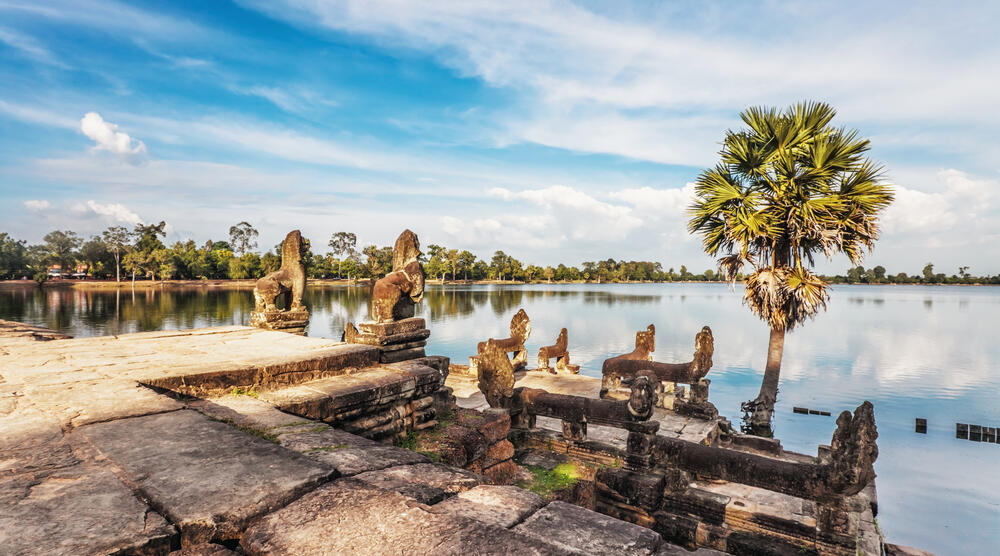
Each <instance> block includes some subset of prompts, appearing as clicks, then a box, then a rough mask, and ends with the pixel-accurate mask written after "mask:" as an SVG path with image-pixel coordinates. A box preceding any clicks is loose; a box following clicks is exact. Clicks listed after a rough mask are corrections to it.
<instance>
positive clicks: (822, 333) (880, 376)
mask: <svg viewBox="0 0 1000 556" xmlns="http://www.w3.org/2000/svg"><path fill="white" fill-rule="evenodd" d="M741 294H742V292H740V291H739V290H736V291H733V290H731V289H729V288H728V287H727V286H726V285H722V284H640V285H620V284H607V285H572V286H567V285H553V286H546V285H534V286H525V287H510V286H504V287H491V286H459V287H436V286H431V287H429V288H428V289H427V290H426V293H425V296H424V301H423V302H422V303H421V304H420V305H418V308H417V311H418V314H419V315H420V316H423V317H424V318H427V319H428V320H429V321H430V322H431V326H430V328H431V330H432V335H431V337H430V340H429V344H428V351H429V352H431V353H435V354H441V355H447V356H449V357H451V358H452V359H453V360H454V361H456V362H463V361H465V358H466V357H468V356H469V355H472V354H473V353H474V351H475V347H476V343H477V342H479V341H480V340H483V339H485V338H487V337H490V336H493V337H506V336H507V334H508V326H509V322H510V318H511V316H512V315H513V314H514V313H515V312H516V311H517V310H518V309H519V308H521V307H523V308H524V309H525V311H526V312H527V313H528V315H529V316H530V317H531V320H532V328H533V333H532V336H531V338H530V339H529V341H528V346H527V347H528V349H529V350H530V351H532V352H534V351H535V350H537V349H538V347H539V346H541V345H546V344H549V343H551V342H552V341H553V340H554V339H555V337H556V335H557V334H558V332H559V329H560V328H562V327H567V328H568V329H569V349H570V352H571V354H572V358H573V361H574V363H578V364H580V365H581V366H582V370H581V372H582V373H585V374H588V375H591V376H598V375H599V373H600V367H601V363H602V362H603V360H604V359H605V358H607V357H609V356H612V355H617V354H620V353H624V352H626V351H629V350H631V349H632V344H633V342H634V338H635V332H636V330H639V329H642V328H644V327H645V326H646V325H648V324H649V323H655V324H656V329H657V350H656V352H655V353H654V358H655V359H656V360H658V361H665V362H674V361H688V360H690V358H691V354H692V352H693V349H694V348H693V338H694V334H695V333H696V332H697V331H698V330H700V329H701V327H702V326H703V325H709V326H711V327H712V331H713V334H714V336H715V344H716V352H715V356H714V360H715V367H714V368H713V370H712V372H711V373H710V374H709V376H708V378H710V379H711V380H712V388H711V399H712V401H713V402H714V403H715V404H716V405H717V406H718V407H719V410H720V412H721V413H722V414H724V415H728V416H730V418H735V417H737V416H738V414H739V405H740V402H741V401H743V400H746V399H749V398H752V397H753V396H754V395H755V394H756V393H757V390H758V388H759V387H760V383H761V375H762V368H763V366H764V360H765V357H766V351H767V341H768V330H767V328H766V326H764V325H763V324H762V323H761V322H760V321H758V320H757V319H756V318H754V317H753V316H752V315H751V314H750V313H749V311H748V310H747V309H746V308H745V307H743V306H742V304H741V297H742V295H741ZM832 295H833V297H832V299H831V301H830V305H829V310H828V311H827V312H826V313H823V314H821V315H819V316H818V317H817V318H816V319H815V320H814V321H811V322H809V323H806V325H805V326H803V327H802V328H801V329H796V330H795V331H794V332H791V333H789V334H788V336H787V338H786V342H785V353H784V358H783V362H782V371H781V382H780V391H779V395H778V402H777V405H776V412H775V419H774V428H775V435H776V436H777V437H779V438H780V439H781V440H782V443H783V445H784V446H785V447H786V448H788V449H792V450H798V451H805V452H808V453H814V451H815V448H816V445H817V444H820V443H823V444H826V443H829V441H830V435H831V434H832V432H833V429H834V427H835V424H834V420H835V418H836V415H837V414H838V413H839V412H840V411H842V410H844V409H853V408H854V407H856V406H857V405H858V404H859V403H861V401H863V400H865V399H868V400H871V401H872V402H873V403H874V404H875V409H876V419H877V422H878V427H879V449H880V454H881V455H880V458H879V460H878V462H877V463H876V471H877V472H878V473H879V491H880V512H881V513H880V516H879V523H880V525H881V526H883V527H884V528H885V529H886V530H888V531H889V534H890V537H891V538H892V539H893V540H894V541H896V542H900V543H902V544H909V545H914V546H920V547H922V548H926V549H928V550H931V551H932V552H936V553H940V554H960V553H989V552H990V551H991V550H993V546H995V545H996V543H998V542H1000V533H998V532H997V529H996V516H997V515H998V511H1000V494H998V493H1000V476H998V475H997V474H996V473H994V472H993V470H994V469H996V458H997V457H998V455H1000V452H997V450H1000V448H998V447H997V445H996V444H983V443H974V442H969V441H962V440H957V439H955V438H954V436H955V423H956V422H962V423H981V424H984V425H987V426H997V425H1000V404H997V402H996V399H997V394H998V393H1000V369H998V365H997V363H996V362H997V361H1000V342H996V341H995V335H996V333H995V329H996V328H997V325H998V324H1000V322H998V315H1000V289H997V288H989V287H981V288H962V287H928V286H836V287H835V288H834V291H833V294H832ZM368 299H369V292H368V289H367V288H366V287H310V288H309V289H308V290H307V291H306V294H305V299H304V300H305V302H306V304H307V305H308V306H309V308H310V311H311V312H312V319H311V322H310V325H309V328H308V329H307V333H308V334H309V335H311V336H322V337H329V338H339V337H340V335H341V333H342V331H343V328H344V325H345V324H346V322H348V321H354V322H357V321H359V320H362V319H364V318H365V316H366V314H367V306H368ZM252 308H253V300H252V295H251V291H250V290H249V289H242V290H232V289H218V288H193V289H180V290H178V289H164V290H160V289H159V288H154V289H149V290H137V291H136V292H135V293H134V294H133V293H132V292H131V291H130V290H129V289H125V290H122V291H120V292H116V291H104V290H75V289H54V288H53V289H45V290H44V291H41V292H39V291H36V290H32V291H0V318H3V319H10V320H17V321H24V322H29V323H32V324H37V325H40V326H45V327H48V328H53V329H56V330H60V331H63V332H66V333H68V334H71V335H74V336H78V337H79V336H93V335H107V334H117V333H127V332H139V331H147V330H162V329H178V328H194V327H199V326H216V325H228V324H245V323H246V322H247V321H248V319H249V313H250V311H251V310H252ZM796 405H797V406H802V407H810V408H816V409H821V410H827V411H830V412H831V413H832V416H831V417H821V416H813V415H795V414H794V413H792V406H796ZM915 417H923V418H926V419H927V420H928V433H927V434H926V435H917V434H915V433H914V432H913V422H914V421H913V420H914V418H915ZM943 492H946V493H948V495H947V496H945V497H943V496H940V495H929V493H943ZM956 531H961V532H962V533H961V534H955V532H956Z"/></svg>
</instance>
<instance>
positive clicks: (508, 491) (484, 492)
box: [431, 485, 545, 529]
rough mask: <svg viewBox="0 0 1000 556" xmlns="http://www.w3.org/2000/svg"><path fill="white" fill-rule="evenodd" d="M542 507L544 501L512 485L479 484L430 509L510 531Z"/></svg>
mask: <svg viewBox="0 0 1000 556" xmlns="http://www.w3.org/2000/svg"><path fill="white" fill-rule="evenodd" d="M544 505H545V500H544V499H543V498H542V497H541V496H539V495H537V494H535V493H533V492H529V491H527V490H524V489H521V488H517V487H514V486H497V485H480V486H477V487H475V488H473V489H470V490H467V491H465V492H461V493H459V494H458V495H456V496H453V497H451V498H449V499H447V500H445V501H444V502H440V503H438V504H436V505H434V506H433V507H432V508H431V511H432V512H436V513H440V512H447V513H451V514H454V515H460V516H463V517H467V518H469V519H474V520H476V521H480V522H482V523H489V524H492V525H497V526H499V527H504V528H506V529H509V528H511V527H513V526H515V525H517V524H518V523H520V522H522V521H524V519H525V518H526V517H528V516H529V515H531V514H533V513H535V512H536V511H538V510H539V509H540V508H541V507H542V506H544Z"/></svg>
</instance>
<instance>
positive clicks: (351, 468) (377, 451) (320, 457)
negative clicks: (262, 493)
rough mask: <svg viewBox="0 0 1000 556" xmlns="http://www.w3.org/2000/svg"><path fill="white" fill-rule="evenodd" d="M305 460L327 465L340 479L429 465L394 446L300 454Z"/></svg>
mask: <svg viewBox="0 0 1000 556" xmlns="http://www.w3.org/2000/svg"><path fill="white" fill-rule="evenodd" d="M302 455H304V456H306V457H307V458H309V459H311V460H313V461H317V462H319V463H322V464H324V465H329V466H331V467H333V468H334V469H336V470H337V472H338V473H339V474H340V476H342V477H350V476H353V475H358V474H361V473H367V472H369V471H379V470H381V469H386V468H389V467H397V466H404V465H413V464H418V463H430V460H429V459H427V456H425V455H423V454H418V453H417V452H412V451H410V450H406V449H404V448H397V447H395V446H384V445H381V444H375V445H374V446H364V447H357V448H349V447H341V448H337V447H335V446H334V447H331V448H330V449H324V448H318V449H313V450H310V451H305V452H302Z"/></svg>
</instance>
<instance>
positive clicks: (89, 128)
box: [80, 112, 146, 157]
mask: <svg viewBox="0 0 1000 556" xmlns="http://www.w3.org/2000/svg"><path fill="white" fill-rule="evenodd" d="M80 131H82V132H83V134H84V135H86V136H87V137H89V138H91V139H92V140H93V141H94V142H95V143H97V146H95V147H94V149H95V150H106V151H109V152H112V153H114V154H117V155H120V156H124V157H134V156H136V155H144V154H146V145H145V144H144V143H143V142H142V141H139V140H138V139H133V138H131V137H129V135H128V134H127V133H125V132H123V131H118V126H117V125H115V124H113V123H111V122H106V121H104V118H102V117H101V115H100V114H98V113H97V112H87V115H85V116H84V117H83V118H82V119H81V120H80Z"/></svg>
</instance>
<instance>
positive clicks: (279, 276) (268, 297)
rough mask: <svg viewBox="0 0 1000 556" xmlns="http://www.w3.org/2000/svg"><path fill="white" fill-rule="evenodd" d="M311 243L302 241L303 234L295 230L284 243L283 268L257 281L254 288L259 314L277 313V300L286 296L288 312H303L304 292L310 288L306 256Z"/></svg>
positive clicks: (282, 246) (282, 249)
mask: <svg viewBox="0 0 1000 556" xmlns="http://www.w3.org/2000/svg"><path fill="white" fill-rule="evenodd" d="M307 249H308V244H306V243H305V242H303V241H302V234H301V233H300V232H299V231H298V230H292V231H291V232H288V235H287V236H285V240H284V241H282V242H281V267H280V268H279V269H278V270H275V271H274V272H272V273H270V274H268V275H267V276H265V277H263V278H261V279H260V280H257V284H256V286H255V287H254V289H253V299H254V310H255V311H257V312H269V311H277V310H278V308H277V306H276V305H275V302H274V301H275V299H277V297H278V295H280V294H282V293H283V294H285V301H286V303H285V309H286V310H289V311H297V310H300V309H303V308H304V306H303V305H302V292H304V291H305V289H306V267H305V265H304V264H303V263H302V255H303V254H304V253H305V252H306V250H307Z"/></svg>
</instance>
